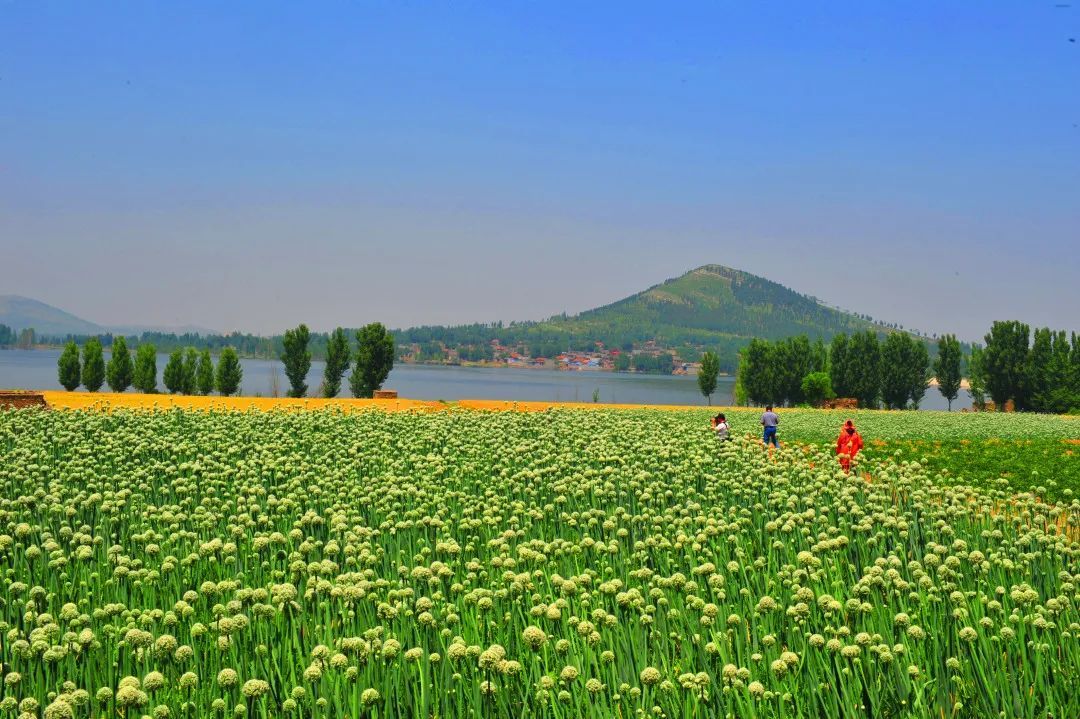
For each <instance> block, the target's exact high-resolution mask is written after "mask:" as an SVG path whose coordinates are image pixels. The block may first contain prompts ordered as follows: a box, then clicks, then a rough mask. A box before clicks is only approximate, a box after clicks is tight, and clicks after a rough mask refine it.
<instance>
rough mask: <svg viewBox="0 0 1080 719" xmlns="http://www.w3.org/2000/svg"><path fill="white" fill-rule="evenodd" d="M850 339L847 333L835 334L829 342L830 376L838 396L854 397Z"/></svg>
mask: <svg viewBox="0 0 1080 719" xmlns="http://www.w3.org/2000/svg"><path fill="white" fill-rule="evenodd" d="M849 345H850V341H849V340H848V336H847V335H845V334H838V335H835V336H833V338H832V342H831V343H830V344H829V378H830V379H831V380H832V388H833V392H835V393H836V396H837V397H845V398H847V397H854V396H855V394H854V392H853V391H852V388H851V367H850V363H849V362H848V347H849Z"/></svg>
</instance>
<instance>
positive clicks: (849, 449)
mask: <svg viewBox="0 0 1080 719" xmlns="http://www.w3.org/2000/svg"><path fill="white" fill-rule="evenodd" d="M862 446H863V441H862V436H861V435H860V434H859V433H858V431H856V429H855V423H854V422H852V421H851V420H850V419H849V420H848V421H847V422H844V426H843V427H842V428H841V429H840V436H839V437H837V438H836V454H837V455H838V456H839V457H840V466H841V467H843V468H844V473H845V474H846V473H848V472H850V471H851V460H853V459H855V455H857V454H858V453H859V450H860V449H862Z"/></svg>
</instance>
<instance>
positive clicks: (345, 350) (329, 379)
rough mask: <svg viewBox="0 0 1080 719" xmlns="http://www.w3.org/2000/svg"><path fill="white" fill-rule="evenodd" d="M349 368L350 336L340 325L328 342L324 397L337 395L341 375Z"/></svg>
mask: <svg viewBox="0 0 1080 719" xmlns="http://www.w3.org/2000/svg"><path fill="white" fill-rule="evenodd" d="M348 368H349V338H348V337H346V335H345V330H343V329H342V328H340V327H338V328H337V329H336V330H334V331H333V332H332V333H330V339H329V340H328V341H327V343H326V369H325V370H324V371H323V397H337V395H338V392H340V391H341V377H342V375H344V374H345V370H347V369H348Z"/></svg>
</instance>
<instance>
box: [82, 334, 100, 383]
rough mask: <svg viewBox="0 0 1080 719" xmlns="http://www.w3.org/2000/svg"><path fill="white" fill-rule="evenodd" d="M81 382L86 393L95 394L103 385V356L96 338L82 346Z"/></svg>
mask: <svg viewBox="0 0 1080 719" xmlns="http://www.w3.org/2000/svg"><path fill="white" fill-rule="evenodd" d="M82 381H83V386H84V387H86V391H87V392H97V391H98V390H99V389H101V385H103V384H104V383H105V355H104V354H103V353H102V351H101V340H99V339H98V338H97V337H91V338H90V339H88V340H87V341H86V344H84V345H83V361H82Z"/></svg>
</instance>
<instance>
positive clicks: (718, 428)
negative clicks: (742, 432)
mask: <svg viewBox="0 0 1080 719" xmlns="http://www.w3.org/2000/svg"><path fill="white" fill-rule="evenodd" d="M712 428H713V432H716V438H717V439H719V440H720V441H721V442H726V441H728V440H730V439H731V427H730V426H729V425H728V422H727V417H725V416H724V413H723V412H721V413H720V414H718V415H716V416H715V417H713V420H712Z"/></svg>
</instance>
